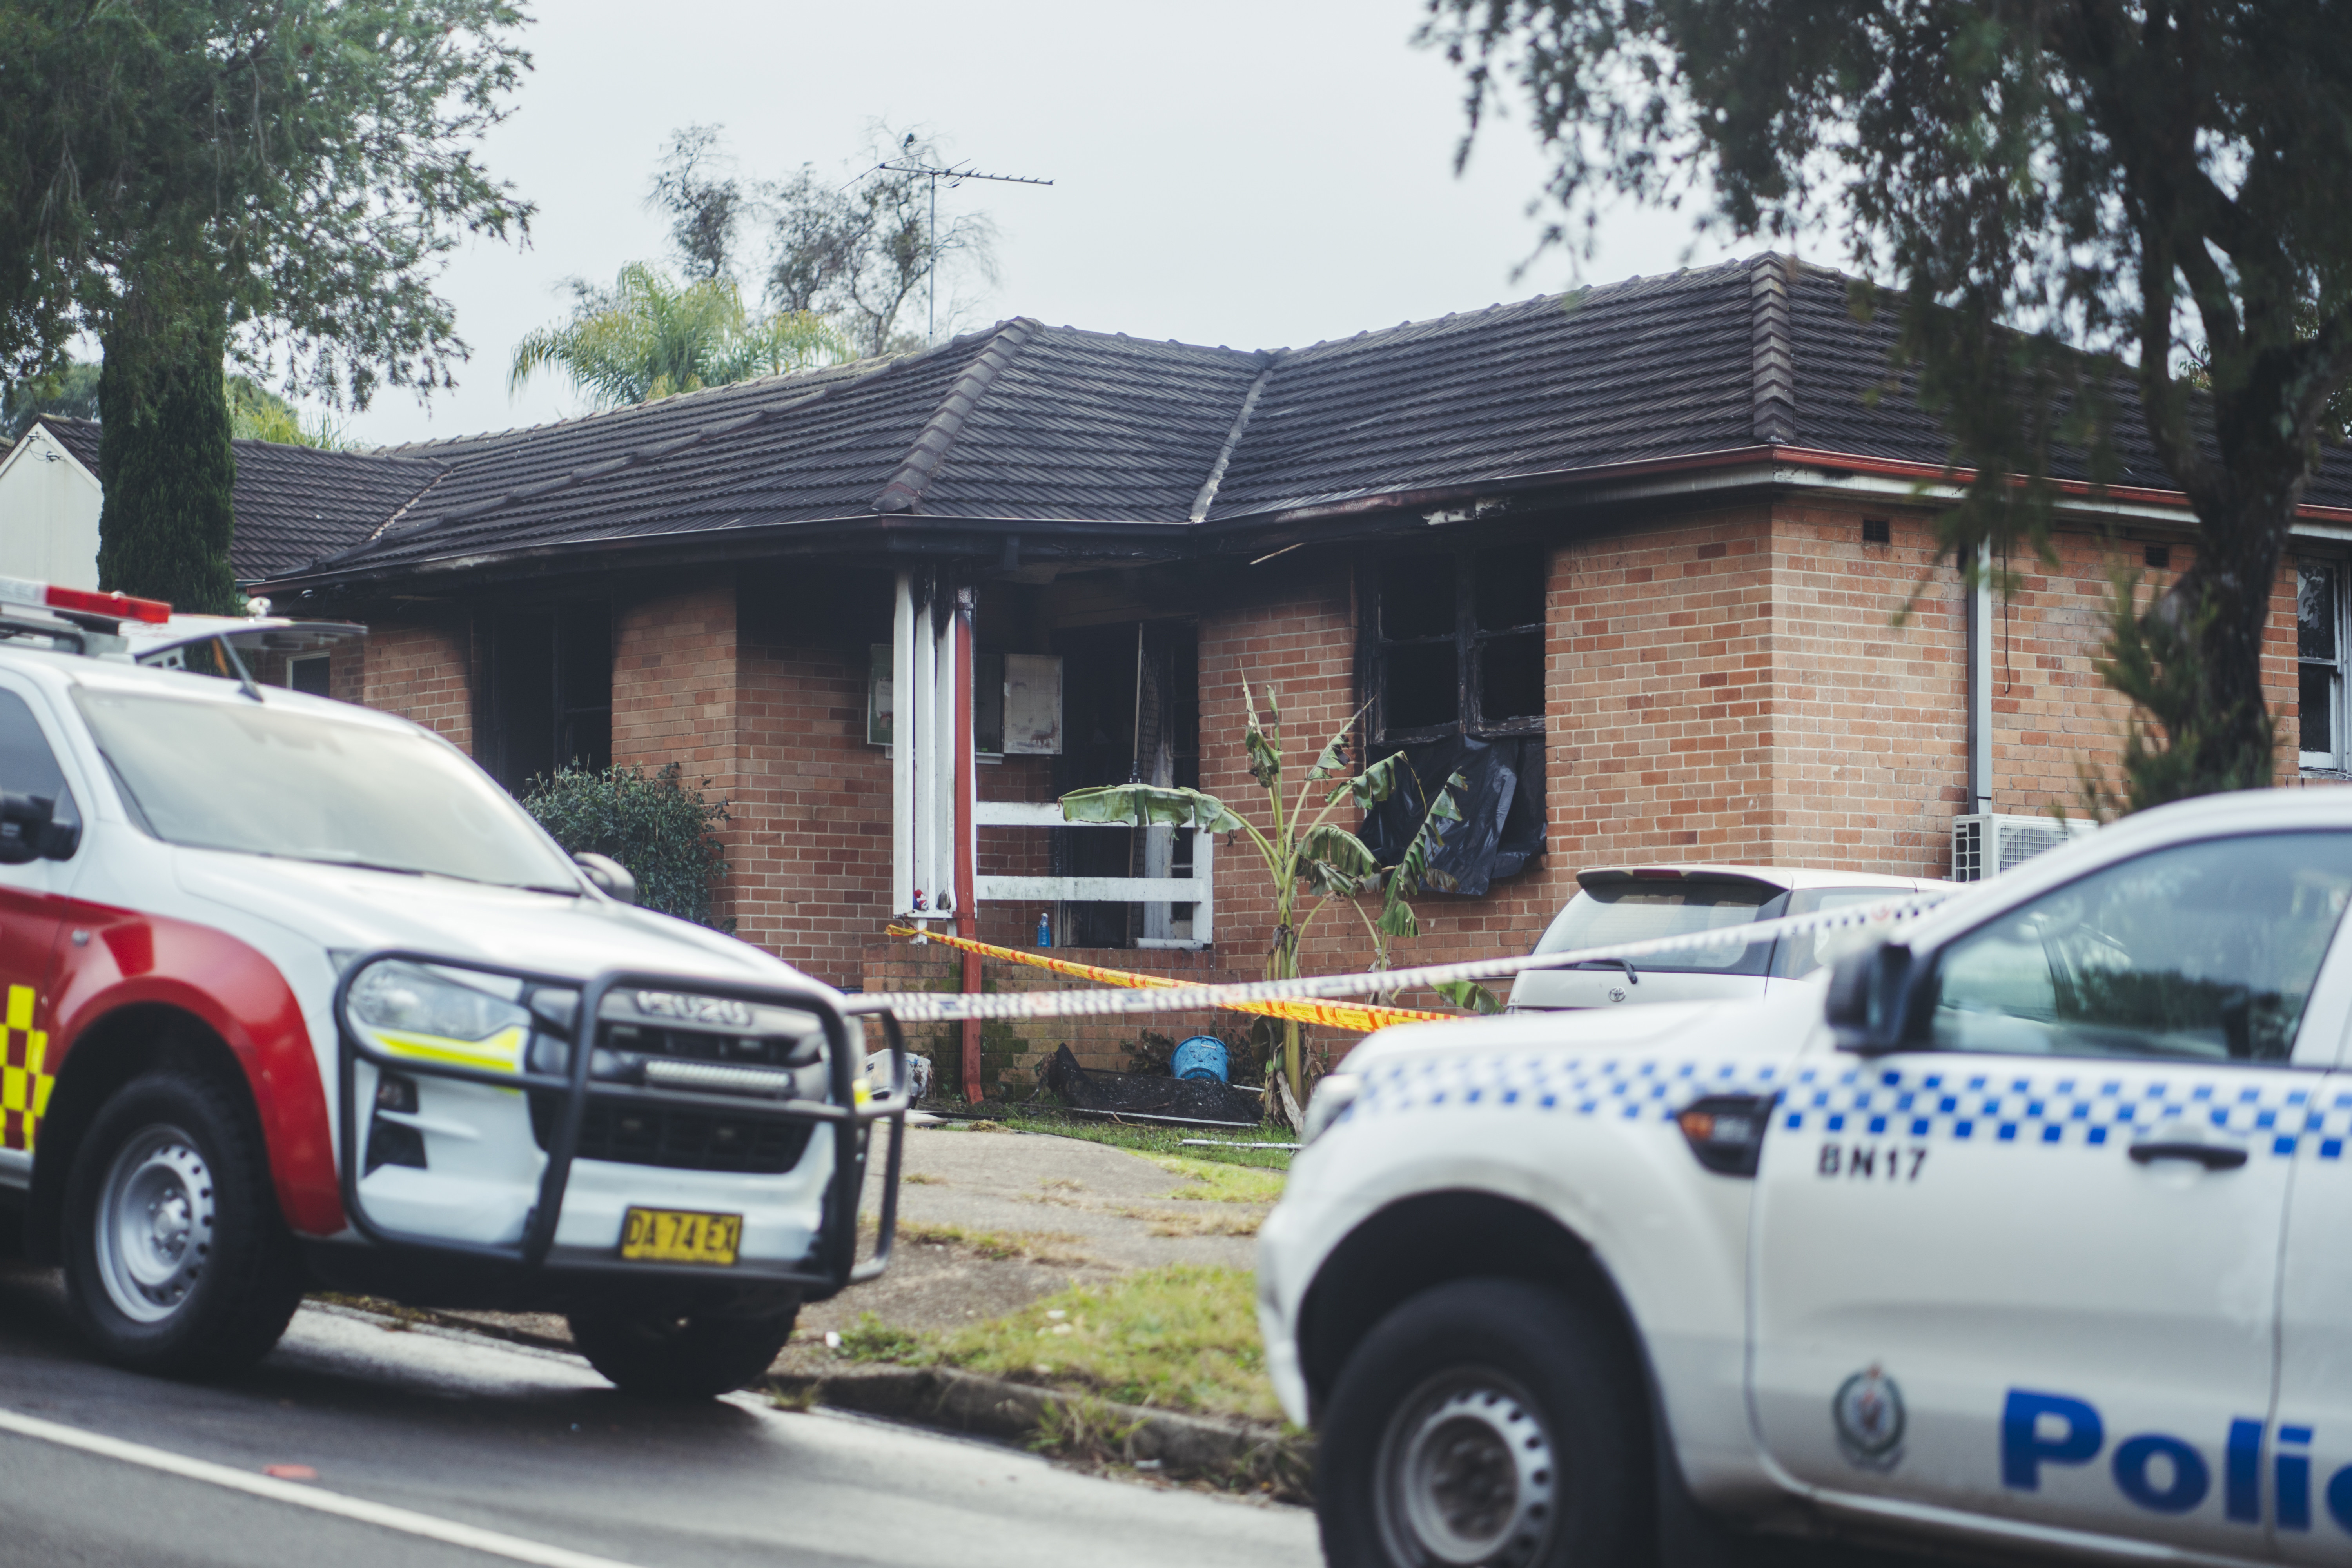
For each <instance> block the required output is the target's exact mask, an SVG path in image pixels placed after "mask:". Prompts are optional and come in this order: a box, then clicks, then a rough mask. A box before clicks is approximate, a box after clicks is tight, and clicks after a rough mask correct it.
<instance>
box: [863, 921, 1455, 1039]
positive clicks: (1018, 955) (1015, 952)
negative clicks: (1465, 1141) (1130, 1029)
mask: <svg viewBox="0 0 2352 1568" xmlns="http://www.w3.org/2000/svg"><path fill="white" fill-rule="evenodd" d="M883 929H884V931H885V933H886V934H887V935H890V936H908V937H912V938H914V939H915V940H916V941H917V942H940V943H943V944H944V945H946V946H948V947H952V948H957V949H959V950H961V951H962V952H976V953H978V954H979V955H980V956H981V957H982V958H995V959H1002V960H1003V961H1005V962H1007V963H1025V964H1027V965H1029V966H1030V967H1031V968H1033V969H1045V970H1050V971H1052V972H1053V973H1055V974H1066V975H1068V976H1069V977H1070V978H1072V979H1073V980H1094V981H1099V982H1101V983H1102V984H1105V985H1118V986H1125V987H1129V988H1130V989H1134V990H1160V991H1166V990H1176V989H1181V988H1182V987H1183V985H1184V982H1183V981H1181V980H1171V979H1169V978H1168V977H1167V976H1166V975H1164V974H1142V973H1137V972H1136V971H1134V970H1132V969H1108V968H1105V967H1104V966H1103V965H1101V964H1099V963H1074V962H1072V961H1071V960H1069V959H1066V958H1049V957H1047V956H1046V955H1045V954H1044V953H1042V952H1022V951H1021V950H1020V949H1019V948H1016V947H998V946H997V945H995V944H994V943H993V942H974V941H973V940H972V939H971V938H970V937H966V936H950V935H949V934H948V933H947V932H945V931H923V930H921V929H920V928H919V927H915V926H902V925H894V926H886V927H885V928H883ZM1195 989H1198V988H1197V987H1195ZM1223 1006H1224V1007H1225V1008H1226V1009H1227V1010H1229V1011H1232V1012H1235V1013H1255V1014H1256V1015H1258V1016H1261V1017H1267V1018H1288V1019H1292V1020H1295V1021H1297V1022H1298V1023H1302V1024H1320V1025H1322V1026H1324V1027H1326V1028H1331V1029H1354V1030H1357V1031H1359V1032H1360V1033H1363V1034H1367V1035H1369V1034H1370V1033H1371V1032H1372V1031H1373V1030H1374V1029H1385V1028H1387V1027H1388V1026H1390V1025H1391V1024H1419V1023H1431V1022H1437V1023H1442V1022H1444V1020H1445V1019H1447V1018H1454V1017H1459V1016H1461V1015H1460V1014H1457V1013H1432V1012H1428V1011H1425V1010H1423V1009H1422V1008H1419V1007H1385V1006H1378V1005H1372V1004H1370V1003H1364V1002H1228V1003H1225V1004H1223ZM901 1016H903V1015H901Z"/></svg>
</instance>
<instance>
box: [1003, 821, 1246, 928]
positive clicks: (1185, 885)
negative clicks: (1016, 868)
mask: <svg viewBox="0 0 2352 1568" xmlns="http://www.w3.org/2000/svg"><path fill="white" fill-rule="evenodd" d="M972 821H973V823H974V824H976V825H977V826H981V827H1112V826H1118V824H1116V823H1108V822H1065V821H1063V820H1062V808H1061V806H1060V805H1058V804H1055V803H1053V802H1047V803H1045V804H1044V805H1032V804H1028V803H1019V802H1013V801H999V800H983V801H981V802H979V803H978V804H977V805H974V806H973V808H972ZM1146 831H1149V830H1146ZM1160 831H1163V832H1169V833H1190V834H1192V875H1191V876H1190V877H980V878H976V879H975V881H976V883H977V887H978V891H979V895H980V897H981V898H982V899H984V900H985V899H1013V900H1031V901H1033V902H1034V901H1042V900H1051V901H1054V902H1057V903H1072V904H1190V905H1192V935H1191V936H1190V937H1140V938H1138V939H1137V941H1136V944H1135V945H1136V946H1138V947H1175V948H1194V947H1207V946H1208V945H1209V944H1210V942H1212V940H1213V938H1214V936H1215V934H1216V924H1215V921H1216V877H1215V856H1216V844H1217V836H1216V835H1215V834H1213V833H1209V832H1204V831H1202V830H1200V829H1197V828H1190V827H1173V828H1164V829H1160Z"/></svg>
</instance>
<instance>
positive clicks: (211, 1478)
mask: <svg viewBox="0 0 2352 1568" xmlns="http://www.w3.org/2000/svg"><path fill="white" fill-rule="evenodd" d="M0 1432H14V1433H15V1434H16V1435H17V1436H20V1437H31V1438H35V1439H37V1440H38V1441H40V1442H44V1443H55V1444H56V1445H58V1447H61V1448H79V1449H80V1450H81V1451H82V1452H83V1453H85V1454H97V1455H100V1456H101V1457H103V1458H109V1459H119V1460H121V1462H122V1463H124V1464H126V1465H141V1466H144V1467H145V1468H148V1469H151V1470H161V1471H163V1473H164V1474H165V1475H171V1476H179V1477H182V1478H184V1479H187V1480H192V1481H205V1482H208V1483H209V1484H211V1485H213V1486H216V1487H225V1488H226V1489H228V1490H230V1491H239V1492H246V1493H248V1494H249V1495H251V1496H254V1497H258V1498H268V1500H270V1501H272V1502H282V1503H290V1504H292V1505H293V1506H294V1507H296V1508H307V1509H309V1510H311V1511H312V1512H313V1513H331V1514H333V1515H335V1516H336V1517H338V1518H340V1519H350V1520H356V1521H359V1522H360V1523H362V1524H373V1525H376V1526H378V1527H379V1528H381V1529H384V1530H396V1531H400V1532H401V1533H402V1534H404V1535H415V1536H421V1537H423V1538H424V1539H425V1540H427V1541H438V1542H444V1543H446V1544H447V1545H450V1546H462V1547H464V1548H466V1549H467V1551H470V1552H482V1553H484V1554H486V1555H488V1556H492V1557H504V1558H506V1559H508V1560H509V1561H510V1562H515V1563H537V1564H539V1565H540V1568H630V1565H629V1564H627V1563H621V1562H617V1561H615V1560H614V1559H613V1558H610V1557H592V1556H590V1555H589V1554H588V1553H587V1552H572V1551H570V1550H568V1549H566V1548H564V1547H561V1546H549V1545H546V1544H545V1543H543V1542H537V1541H525V1540H524V1539H523V1538H522V1537H520V1536H519V1535H506V1534H502V1533H500V1532H499V1531H495V1530H484V1529H481V1528H480V1527H479V1526H477V1525H471V1524H459V1523H457V1521H455V1520H447V1519H436V1518H434V1517H433V1516H432V1515H431V1514H429V1513H417V1512H415V1510H410V1509H404V1508H394V1507H393V1506H392V1505H390V1504H389V1503H381V1502H368V1501H366V1500H362V1499H360V1498H352V1497H344V1496H342V1495H341V1494H340V1493H337V1492H328V1491H320V1490H319V1489H317V1488H316V1487H310V1486H303V1485H299V1484H297V1483H295V1482H293V1481H281V1480H278V1479H275V1478H274V1477H270V1476H256V1475H248V1474H247V1473H246V1472H245V1471H243V1470H238V1469H232V1468H229V1467H228V1466H226V1465H215V1464H211V1463H208V1462H207V1461H205V1460H203V1459H190V1458H184V1457H183V1456H181V1455H178V1454H173V1453H167V1452H166V1451H164V1450H163V1449H162V1448H151V1447H147V1445H146V1444H144V1443H126V1442H124V1441H123V1440H122V1439H121V1438H120V1437H105V1436H100V1435H99V1434H98V1433H95V1432H85V1431H83V1430H81V1429H80V1428H79V1427H78V1426H59V1425H58V1423H56V1422H54V1421H43V1420H41V1419H39V1418H38V1417H37V1416H32V1415H18V1414H16V1412H15V1411H13V1410H0Z"/></svg>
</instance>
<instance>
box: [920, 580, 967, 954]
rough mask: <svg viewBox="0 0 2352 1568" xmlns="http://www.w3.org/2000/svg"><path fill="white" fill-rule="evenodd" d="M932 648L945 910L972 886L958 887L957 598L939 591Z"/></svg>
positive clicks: (936, 859)
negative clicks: (956, 825)
mask: <svg viewBox="0 0 2352 1568" xmlns="http://www.w3.org/2000/svg"><path fill="white" fill-rule="evenodd" d="M930 628H931V648H932V662H933V667H934V668H935V669H936V670H937V672H938V673H937V676H936V678H935V680H936V684H935V685H934V686H933V688H932V692H931V726H930V742H931V747H930V752H929V757H930V761H931V782H930V785H929V791H928V794H929V800H930V814H931V815H930V841H931V882H932V884H933V886H932V888H931V908H932V909H934V910H939V911H940V913H942V914H945V913H948V912H950V911H951V910H954V909H955V908H957V900H959V899H961V898H962V897H963V896H964V895H965V893H966V891H967V890H968V889H961V888H959V887H957V886H956V880H957V878H956V832H955V816H956V792H957V791H958V790H960V789H961V788H962V781H963V777H964V775H965V774H966V773H969V772H970V770H969V769H967V768H964V767H961V766H959V765H958V763H957V759H956V732H955V731H956V680H957V679H958V672H957V669H956V615H955V601H954V600H953V599H952V598H950V596H949V595H947V594H946V593H945V592H944V591H940V590H935V591H934V592H933V595H932V600H931V615H930Z"/></svg>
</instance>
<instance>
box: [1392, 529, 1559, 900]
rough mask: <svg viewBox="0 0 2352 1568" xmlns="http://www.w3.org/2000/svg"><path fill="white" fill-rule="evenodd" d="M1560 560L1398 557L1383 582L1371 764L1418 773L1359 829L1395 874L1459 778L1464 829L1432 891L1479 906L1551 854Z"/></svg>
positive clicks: (1533, 552) (1418, 553)
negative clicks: (1550, 636) (1550, 652)
mask: <svg viewBox="0 0 2352 1568" xmlns="http://www.w3.org/2000/svg"><path fill="white" fill-rule="evenodd" d="M1549 564H1550V563H1549V552H1548V551H1547V550H1546V548H1545V547H1544V546H1543V545H1540V544H1499V545H1488V546H1486V547H1484V548H1476V549H1454V550H1408V551H1396V552H1391V553H1389V554H1386V555H1384V556H1382V557H1381V558H1380V560H1379V562H1378V563H1377V565H1376V566H1375V567H1374V569H1373V570H1372V572H1371V573H1370V578H1371V585H1372V593H1371V595H1370V604H1369V605H1368V606H1367V607H1366V632H1367V635H1366V637H1365V645H1366V654H1367V665H1368V679H1367V686H1368V688H1369V690H1368V695H1369V696H1370V697H1371V699H1372V721H1371V729H1372V733H1373V744H1372V750H1371V755H1372V756H1373V757H1375V758H1378V757H1384V756H1390V755H1392V754H1394V753H1396V752H1403V753H1404V756H1405V765H1406V773H1405V774H1404V775H1403V776H1402V778H1401V779H1400V781H1399V787H1398V790H1397V793H1396V794H1395V795H1392V796H1391V798H1390V799H1389V801H1387V802H1386V803H1384V804H1383V805H1381V806H1380V807H1378V808H1377V809H1375V810H1374V811H1373V812H1372V814H1371V815H1370V816H1367V817H1366V818H1365V819H1364V821H1363V824H1362V826H1361V829H1360V833H1361V837H1363V839H1364V842H1365V843H1366V844H1367V845H1368V846H1370V848H1371V850H1372V852H1373V854H1374V855H1375V856H1376V857H1378V858H1380V860H1381V863H1382V864H1383V865H1393V864H1395V863H1396V862H1397V861H1398V860H1399V859H1401V858H1402V856H1403V854H1404V852H1405V850H1406V848H1407V847H1409V846H1410V845H1411V844H1412V838H1413V836H1414V834H1416V833H1417V832H1418V831H1419V830H1420V827H1421V823H1422V820H1423V817H1424V816H1426V815H1427V813H1428V810H1429V803H1430V801H1431V800H1432V799H1433V796H1434V795H1435V794H1436V792H1438V791H1440V790H1444V789H1447V788H1448V787H1449V783H1448V781H1450V780H1451V779H1453V778H1454V777H1455V776H1457V775H1459V776H1460V777H1461V779H1462V781H1463V782H1462V784H1461V786H1460V787H1458V788H1454V791H1453V793H1454V796H1455V799H1454V806H1455V808H1456V809H1457V810H1459V811H1460V812H1461V813H1462V814H1463V822H1462V823H1461V824H1460V825H1459V826H1456V827H1455V828H1454V829H1453V830H1451V831H1449V832H1448V834H1447V835H1446V838H1445V842H1444V846H1443V847H1442V848H1441V850H1440V852H1439V853H1438V855H1437V856H1435V857H1434V858H1433V859H1432V860H1431V862H1430V866H1429V873H1430V874H1429V876H1428V878H1427V879H1426V880H1425V884H1424V886H1425V887H1426V888H1427V889H1431V890H1434V891H1438V892H1445V893H1457V894H1460V895H1462V896H1464V897H1468V898H1475V897H1478V896H1479V895H1481V894H1483V893H1485V892H1486V889H1487V888H1488V886H1489V885H1490V884H1491V883H1493V882H1496V881H1499V880H1501V879H1504V878H1506V877H1509V876H1512V875H1514V874H1515V873H1517V871H1518V870H1519V869H1520V868H1523V867H1525V866H1526V865H1527V864H1528V861H1530V860H1531V859H1533V858H1535V857H1537V856H1538V855H1540V854H1542V853H1543V847H1544V791H1543V771H1544V743H1543V727H1544V600H1545V584H1546V578H1547V575H1548V573H1549Z"/></svg>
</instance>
